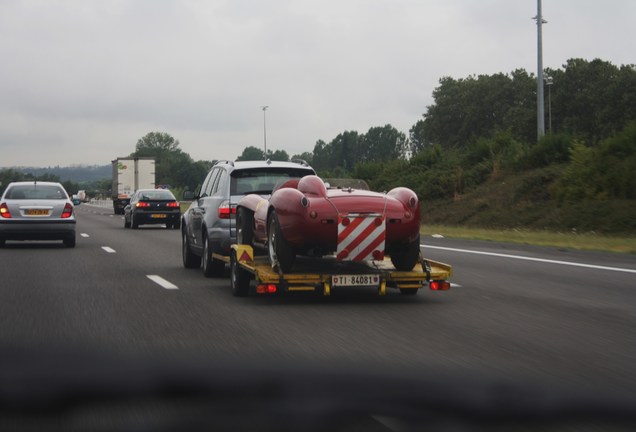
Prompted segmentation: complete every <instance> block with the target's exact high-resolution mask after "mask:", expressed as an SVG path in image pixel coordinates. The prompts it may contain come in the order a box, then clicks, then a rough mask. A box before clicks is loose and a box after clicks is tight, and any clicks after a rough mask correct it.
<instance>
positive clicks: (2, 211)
mask: <svg viewBox="0 0 636 432" xmlns="http://www.w3.org/2000/svg"><path fill="white" fill-rule="evenodd" d="M0 216H2V217H3V218H5V219H10V218H11V212H10V211H9V207H7V203H2V205H0Z"/></svg>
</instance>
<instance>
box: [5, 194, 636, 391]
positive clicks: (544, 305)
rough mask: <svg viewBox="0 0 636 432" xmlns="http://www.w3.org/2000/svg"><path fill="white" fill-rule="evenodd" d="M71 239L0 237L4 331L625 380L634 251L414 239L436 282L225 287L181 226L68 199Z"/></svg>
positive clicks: (632, 331)
mask: <svg viewBox="0 0 636 432" xmlns="http://www.w3.org/2000/svg"><path fill="white" fill-rule="evenodd" d="M77 218H78V223H77V233H78V240H77V246H76V248H74V249H67V248H64V247H63V246H62V245H61V243H57V242H55V243H30V242H29V243H17V242H8V243H7V246H6V247H5V248H2V249H0V265H1V266H2V267H1V276H0V322H1V325H0V345H2V346H5V347H6V346H14V345H20V346H25V345H26V346H32V347H37V346H51V345H54V346H55V345H58V344H59V345H60V346H65V345H69V344H70V345H81V346H86V347H99V348H100V349H103V350H108V351H112V352H121V353H132V354H141V355H146V354H149V355H154V356H157V355H158V356H163V355H165V356H170V355H183V354H187V355H202V356H224V357H226V358H240V359H242V360H248V361H254V362H259V363H262V364H276V363H277V362H280V363H281V364H283V363H296V364H315V365H318V364H325V363H327V364H340V365H346V366H350V367H352V368H355V367H358V366H369V365H371V366H378V367H381V368H386V369H387V370H400V371H417V372H418V373H427V372H430V371H447V372H450V373H456V374H458V375H478V376H493V377H508V378H512V379H519V380H521V381H524V382H531V383H538V384H545V385H550V386H552V385H559V386H564V387H566V388H575V389H579V390H581V391H583V392H588V391H589V392H596V391H599V390H602V391H607V392H610V393H622V392H625V393H629V394H636V257H635V256H630V255H619V254H607V253H594V252H580V251H571V250H558V249H553V248H541V247H532V246H523V245H508V244H497V243H491V242H478V241H460V240H453V239H444V238H428V237H427V238H423V239H422V243H423V248H422V251H423V254H424V256H427V257H430V258H432V259H435V260H438V261H442V262H447V263H450V264H452V265H453V267H454V275H453V278H452V282H453V287H452V289H451V290H450V291H447V292H432V291H428V290H421V291H420V292H419V293H418V295H417V296H401V295H400V294H399V293H398V292H395V291H392V290H390V291H389V293H388V295H387V296H386V297H379V296H377V295H376V293H375V291H373V290H370V291H369V290H364V289H363V290H360V289H346V290H335V291H334V292H333V295H332V296H331V297H328V298H324V297H321V296H317V295H312V294H308V293H294V294H289V295H285V296H274V297H258V296H251V297H247V298H236V297H233V296H232V295H231V291H230V288H229V281H228V279H226V278H219V279H214V278H211V279H206V278H204V277H203V275H202V273H201V272H200V270H196V269H195V270H188V269H185V268H183V267H182V263H181V252H180V245H181V241H180V233H179V231H178V230H166V229H163V228H160V227H157V226H145V227H142V228H141V229H139V230H127V229H124V228H123V220H122V217H121V216H115V215H113V214H112V209H110V208H100V207H96V206H92V205H81V206H78V208H77Z"/></svg>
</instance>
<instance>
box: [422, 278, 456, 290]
mask: <svg viewBox="0 0 636 432" xmlns="http://www.w3.org/2000/svg"><path fill="white" fill-rule="evenodd" d="M428 285H429V287H430V288H431V289H432V290H433V291H448V290H449V289H450V287H451V284H450V282H448V281H443V280H435V281H430V282H429V284H428Z"/></svg>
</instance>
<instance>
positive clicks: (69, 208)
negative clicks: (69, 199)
mask: <svg viewBox="0 0 636 432" xmlns="http://www.w3.org/2000/svg"><path fill="white" fill-rule="evenodd" d="M71 216H73V206H72V205H71V204H69V203H66V205H65V206H64V211H63V212H62V219H67V218H70V217H71Z"/></svg>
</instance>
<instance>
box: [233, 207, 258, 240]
mask: <svg viewBox="0 0 636 432" xmlns="http://www.w3.org/2000/svg"><path fill="white" fill-rule="evenodd" d="M236 228H237V232H236V242H237V243H238V244H244V245H249V246H251V245H252V241H253V240H254V212H252V211H251V210H249V209H246V208H245V207H239V209H238V212H237V214H236Z"/></svg>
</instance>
